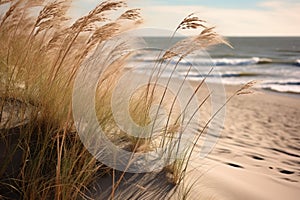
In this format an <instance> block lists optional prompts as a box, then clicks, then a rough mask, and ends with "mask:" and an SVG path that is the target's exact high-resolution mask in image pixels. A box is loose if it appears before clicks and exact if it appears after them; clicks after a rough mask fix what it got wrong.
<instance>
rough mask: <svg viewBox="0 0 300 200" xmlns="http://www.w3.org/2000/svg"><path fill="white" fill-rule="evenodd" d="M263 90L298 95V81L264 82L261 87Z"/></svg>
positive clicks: (299, 82) (299, 83)
mask: <svg viewBox="0 0 300 200" xmlns="http://www.w3.org/2000/svg"><path fill="white" fill-rule="evenodd" d="M261 87H262V88H263V89H268V90H272V91H276V92H283V93H295V94H300V81H299V80H286V81H285V80H282V81H276V82H274V81H273V82H265V83H264V84H262V86H261Z"/></svg>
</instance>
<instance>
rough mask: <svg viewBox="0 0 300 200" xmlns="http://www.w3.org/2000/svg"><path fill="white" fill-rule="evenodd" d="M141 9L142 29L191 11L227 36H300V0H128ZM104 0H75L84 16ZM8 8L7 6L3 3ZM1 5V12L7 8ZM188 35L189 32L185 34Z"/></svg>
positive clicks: (76, 11)
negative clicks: (143, 21)
mask: <svg viewBox="0 0 300 200" xmlns="http://www.w3.org/2000/svg"><path fill="white" fill-rule="evenodd" d="M127 2H128V4H129V5H130V7H131V8H141V9H142V11H141V12H142V16H143V18H144V20H145V23H144V24H143V25H142V27H143V28H155V29H166V30H169V31H172V30H174V29H175V28H176V27H177V25H178V24H179V23H180V22H181V21H182V19H183V18H184V17H186V16H187V15H188V14H190V13H192V12H197V15H198V16H199V17H200V18H202V19H205V20H207V21H208V22H209V24H211V25H212V26H217V31H218V32H219V33H221V34H223V35H226V36H300V25H299V24H300V0H275V1H272V0H271V1H269V0H128V1H127ZM98 3H101V0H74V3H73V7H72V11H71V15H72V16H77V17H78V16H81V15H83V14H85V13H87V12H88V11H89V10H91V9H92V8H93V7H94V6H95V5H97V4H98ZM4 8H5V6H4ZM4 8H3V7H1V9H0V11H1V13H2V12H3V11H4V10H5V9H4ZM185 34H186V33H185Z"/></svg>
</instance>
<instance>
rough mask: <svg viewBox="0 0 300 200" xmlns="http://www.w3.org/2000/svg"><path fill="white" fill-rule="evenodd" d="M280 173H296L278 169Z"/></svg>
mask: <svg viewBox="0 0 300 200" xmlns="http://www.w3.org/2000/svg"><path fill="white" fill-rule="evenodd" d="M278 171H279V172H280V173H282V174H294V173H295V172H293V171H289V170H285V169H280V168H278Z"/></svg>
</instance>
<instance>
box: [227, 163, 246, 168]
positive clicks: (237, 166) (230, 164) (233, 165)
mask: <svg viewBox="0 0 300 200" xmlns="http://www.w3.org/2000/svg"><path fill="white" fill-rule="evenodd" d="M226 164H227V165H229V166H231V167H236V168H242V169H243V168H244V167H243V166H241V165H238V164H235V163H226Z"/></svg>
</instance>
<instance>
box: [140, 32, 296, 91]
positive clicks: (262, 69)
mask: <svg viewBox="0 0 300 200" xmlns="http://www.w3.org/2000/svg"><path fill="white" fill-rule="evenodd" d="M143 39H144V41H145V42H146V43H147V45H148V46H149V47H150V48H149V49H150V50H147V51H143V52H140V53H139V54H137V55H136V56H135V64H136V66H139V67H138V68H139V72H143V73H145V72H146V73H151V71H152V70H153V67H154V66H155V62H157V58H158V57H159V56H161V55H160V54H161V51H160V50H158V49H161V50H166V49H168V46H170V45H169V44H170V43H175V42H176V41H179V40H180V39H182V38H174V39H173V40H172V42H170V40H169V38H164V37H146V38H143ZM227 40H228V41H229V43H230V44H231V45H232V46H233V49H232V48H230V47H228V46H225V45H217V46H215V47H213V48H211V49H209V50H207V52H203V51H201V52H197V53H195V54H193V55H190V56H188V57H186V58H185V59H184V60H182V61H181V62H180V63H179V64H178V66H177V67H176V73H174V74H172V71H173V69H174V66H175V65H176V63H177V62H176V59H175V60H174V61H171V62H170V63H164V64H166V65H168V66H167V67H165V68H164V67H163V70H162V71H163V72H162V73H161V75H162V76H166V77H168V76H170V75H171V74H172V76H174V77H175V76H177V77H181V78H184V77H185V76H187V79H190V80H196V81H197V80H199V81H200V80H202V79H203V78H204V77H209V78H207V81H212V82H214V80H215V81H217V80H220V79H221V80H222V83H224V84H245V83H247V82H249V81H258V83H257V84H256V87H259V88H263V89H267V90H272V91H275V92H280V93H295V94H300V37H229V38H227ZM152 48H153V49H152ZM155 48H156V49H157V50H154V49H155ZM151 49H152V50H151ZM191 65H192V68H191V67H190V66H191ZM211 69H213V70H212V71H211ZM210 71H211V72H210Z"/></svg>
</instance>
